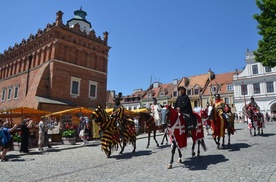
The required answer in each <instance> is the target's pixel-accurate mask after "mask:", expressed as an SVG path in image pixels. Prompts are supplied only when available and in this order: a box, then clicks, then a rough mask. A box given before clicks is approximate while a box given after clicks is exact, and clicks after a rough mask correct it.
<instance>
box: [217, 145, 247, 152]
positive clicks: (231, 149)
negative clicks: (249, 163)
mask: <svg viewBox="0 0 276 182" xmlns="http://www.w3.org/2000/svg"><path fill="white" fill-rule="evenodd" d="M249 147H251V145H249V144H247V143H233V144H230V145H225V146H224V148H222V149H225V150H229V152H235V151H240V150H241V149H243V148H249Z"/></svg>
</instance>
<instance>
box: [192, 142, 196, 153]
mask: <svg viewBox="0 0 276 182" xmlns="http://www.w3.org/2000/svg"><path fill="white" fill-rule="evenodd" d="M192 156H193V157H194V156H195V142H194V141H193V145H192Z"/></svg>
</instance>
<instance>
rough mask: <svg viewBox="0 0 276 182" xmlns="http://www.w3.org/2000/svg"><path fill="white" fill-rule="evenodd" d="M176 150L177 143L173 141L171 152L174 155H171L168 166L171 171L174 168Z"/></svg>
mask: <svg viewBox="0 0 276 182" xmlns="http://www.w3.org/2000/svg"><path fill="white" fill-rule="evenodd" d="M175 149H176V143H175V141H174V140H173V141H172V150H171V153H172V155H171V160H170V163H169V165H168V169H171V168H172V163H173V158H174V154H175Z"/></svg>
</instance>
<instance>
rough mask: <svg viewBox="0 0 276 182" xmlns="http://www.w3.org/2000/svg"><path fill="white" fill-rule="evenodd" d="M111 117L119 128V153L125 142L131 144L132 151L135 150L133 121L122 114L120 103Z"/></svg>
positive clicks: (122, 108) (122, 109) (122, 149)
mask: <svg viewBox="0 0 276 182" xmlns="http://www.w3.org/2000/svg"><path fill="white" fill-rule="evenodd" d="M111 118H115V120H116V123H117V126H118V127H119V130H120V139H121V142H120V146H121V151H120V154H122V153H123V151H124V148H125V146H126V145H127V144H132V146H133V151H132V152H135V150H136V136H137V134H136V131H135V123H134V121H133V120H131V119H128V118H126V117H125V116H124V107H123V106H122V105H121V106H119V107H118V108H117V109H116V110H115V112H114V114H113V115H112V116H111Z"/></svg>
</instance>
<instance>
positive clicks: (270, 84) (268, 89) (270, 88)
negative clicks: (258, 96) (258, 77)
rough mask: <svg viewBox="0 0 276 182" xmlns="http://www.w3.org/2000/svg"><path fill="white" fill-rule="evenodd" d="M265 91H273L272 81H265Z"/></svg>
mask: <svg viewBox="0 0 276 182" xmlns="http://www.w3.org/2000/svg"><path fill="white" fill-rule="evenodd" d="M266 91H267V93H272V92H274V87H273V82H266Z"/></svg>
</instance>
